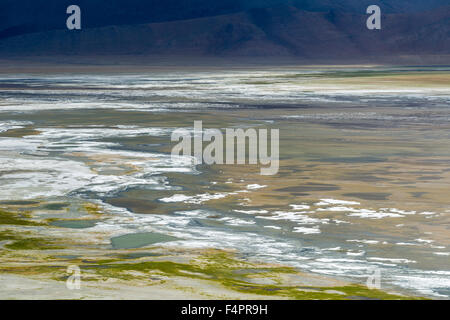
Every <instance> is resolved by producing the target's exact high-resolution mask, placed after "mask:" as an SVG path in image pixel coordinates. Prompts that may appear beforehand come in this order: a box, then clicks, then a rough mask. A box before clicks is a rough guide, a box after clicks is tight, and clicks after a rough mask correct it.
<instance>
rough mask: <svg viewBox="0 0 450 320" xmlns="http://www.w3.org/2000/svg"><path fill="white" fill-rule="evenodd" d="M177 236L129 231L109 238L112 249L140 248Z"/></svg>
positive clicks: (171, 239)
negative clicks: (129, 232)
mask: <svg viewBox="0 0 450 320" xmlns="http://www.w3.org/2000/svg"><path fill="white" fill-rule="evenodd" d="M176 240H179V239H178V238H175V237H172V236H168V235H165V234H160V233H153V232H142V233H131V234H125V235H123V236H118V237H113V238H111V245H112V246H113V248H114V249H133V248H141V247H145V246H148V245H151V244H155V243H161V242H169V241H176Z"/></svg>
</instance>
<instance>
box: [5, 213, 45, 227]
mask: <svg viewBox="0 0 450 320" xmlns="http://www.w3.org/2000/svg"><path fill="white" fill-rule="evenodd" d="M28 218H29V216H27V215H25V214H18V213H13V212H7V211H3V210H0V225H16V226H43V225H45V224H43V223H39V222H35V221H31V220H29V219H28Z"/></svg>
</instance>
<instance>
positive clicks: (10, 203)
mask: <svg viewBox="0 0 450 320" xmlns="http://www.w3.org/2000/svg"><path fill="white" fill-rule="evenodd" d="M0 204H4V205H7V206H31V205H36V204H39V202H37V201H28V200H17V201H14V200H13V201H0Z"/></svg>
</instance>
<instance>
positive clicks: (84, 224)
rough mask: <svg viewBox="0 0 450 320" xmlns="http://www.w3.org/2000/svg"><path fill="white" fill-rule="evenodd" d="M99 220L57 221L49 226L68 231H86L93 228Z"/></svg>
mask: <svg viewBox="0 0 450 320" xmlns="http://www.w3.org/2000/svg"><path fill="white" fill-rule="evenodd" d="M97 222H99V220H58V221H52V222H50V225H52V226H55V227H61V228H70V229H87V228H92V227H95V225H96V224H97Z"/></svg>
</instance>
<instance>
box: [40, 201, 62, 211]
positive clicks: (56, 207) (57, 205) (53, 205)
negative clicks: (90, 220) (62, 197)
mask: <svg viewBox="0 0 450 320" xmlns="http://www.w3.org/2000/svg"><path fill="white" fill-rule="evenodd" d="M68 206H69V204H67V203H48V204H46V205H45V206H43V207H42V209H47V210H55V211H57V210H62V209H64V208H67V207H68Z"/></svg>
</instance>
